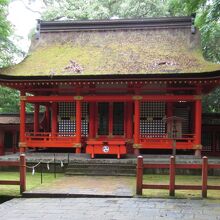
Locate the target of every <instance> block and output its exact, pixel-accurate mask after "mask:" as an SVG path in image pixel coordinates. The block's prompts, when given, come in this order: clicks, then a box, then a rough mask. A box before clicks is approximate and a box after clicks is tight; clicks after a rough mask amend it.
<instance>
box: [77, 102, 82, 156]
mask: <svg viewBox="0 0 220 220" xmlns="http://www.w3.org/2000/svg"><path fill="white" fill-rule="evenodd" d="M81 114H82V113H81V101H80V100H76V142H77V144H81ZM80 152H81V147H80V146H79V147H77V148H76V153H80Z"/></svg>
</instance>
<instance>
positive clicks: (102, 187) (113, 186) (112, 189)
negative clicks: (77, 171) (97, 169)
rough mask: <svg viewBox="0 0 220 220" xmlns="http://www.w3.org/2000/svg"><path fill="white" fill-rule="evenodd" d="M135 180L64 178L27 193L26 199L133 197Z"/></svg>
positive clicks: (114, 177) (86, 177)
mask: <svg viewBox="0 0 220 220" xmlns="http://www.w3.org/2000/svg"><path fill="white" fill-rule="evenodd" d="M134 190H135V178H134V177H126V176H123V177H121V176H64V177H61V178H58V179H57V180H55V181H54V182H52V183H51V184H50V185H46V186H45V185H43V186H40V187H38V188H35V189H33V190H29V191H26V192H25V193H24V196H25V197H32V198H33V197H68V196H69V197H76V196H79V197H82V196H84V197H85V196H94V197H95V196H98V197H107V196H111V197H132V196H133V195H134Z"/></svg>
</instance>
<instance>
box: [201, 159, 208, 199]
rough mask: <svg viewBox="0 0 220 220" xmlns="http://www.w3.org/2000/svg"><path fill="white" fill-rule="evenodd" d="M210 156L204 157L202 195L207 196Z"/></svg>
mask: <svg viewBox="0 0 220 220" xmlns="http://www.w3.org/2000/svg"><path fill="white" fill-rule="evenodd" d="M207 184H208V158H207V157H203V158H202V197H203V198H207V189H208V185H207Z"/></svg>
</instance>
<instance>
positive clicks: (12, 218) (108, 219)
mask: <svg viewBox="0 0 220 220" xmlns="http://www.w3.org/2000/svg"><path fill="white" fill-rule="evenodd" d="M0 215H1V217H0V219H1V220H33V219H34V220H38V219H39V220H57V219H58V220H61V219H65V220H87V219H88V220H92V219H95V220H99V219H101V220H116V219H125V220H135V219H137V220H146V219H147V220H151V219H154V220H157V219H164V220H176V219H181V220H190V219H194V220H195V219H196V220H206V219H207V220H219V219H220V203H218V202H217V201H211V202H210V201H208V200H175V199H169V200H168V199H143V198H129V199H128V198H65V199H52V198H48V199H45V198H44V199H43V198H39V199H33V198H32V199H13V200H11V201H8V202H6V203H3V204H2V205H0Z"/></svg>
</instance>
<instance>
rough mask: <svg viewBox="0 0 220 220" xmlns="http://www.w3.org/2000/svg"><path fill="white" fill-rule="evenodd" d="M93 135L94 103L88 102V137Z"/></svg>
mask: <svg viewBox="0 0 220 220" xmlns="http://www.w3.org/2000/svg"><path fill="white" fill-rule="evenodd" d="M94 137H95V103H93V102H91V103H89V138H94Z"/></svg>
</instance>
